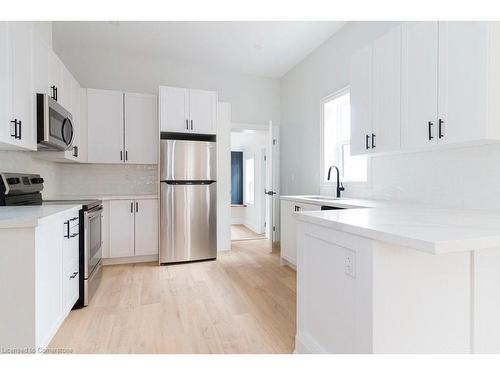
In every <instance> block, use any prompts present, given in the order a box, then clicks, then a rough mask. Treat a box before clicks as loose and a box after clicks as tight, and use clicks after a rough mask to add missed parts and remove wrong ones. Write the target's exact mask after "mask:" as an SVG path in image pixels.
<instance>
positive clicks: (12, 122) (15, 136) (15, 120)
mask: <svg viewBox="0 0 500 375" xmlns="http://www.w3.org/2000/svg"><path fill="white" fill-rule="evenodd" d="M10 123H11V124H14V134H12V133H11V134H10V136H11V137H14V139H17V119H14V120H12V121H11V122H10Z"/></svg>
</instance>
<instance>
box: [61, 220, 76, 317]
mask: <svg viewBox="0 0 500 375" xmlns="http://www.w3.org/2000/svg"><path fill="white" fill-rule="evenodd" d="M79 239H80V235H79V228H78V215H76V216H74V217H72V218H70V219H69V221H67V222H65V223H64V227H63V245H62V263H63V272H62V287H63V302H62V308H63V311H65V312H66V313H69V312H70V311H71V309H72V308H73V306H74V305H75V303H76V301H77V300H78V296H79V276H80V275H79V271H80V269H79V260H80V252H79Z"/></svg>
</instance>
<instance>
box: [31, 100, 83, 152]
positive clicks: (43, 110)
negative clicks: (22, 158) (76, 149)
mask: <svg viewBox="0 0 500 375" xmlns="http://www.w3.org/2000/svg"><path fill="white" fill-rule="evenodd" d="M72 120H73V118H72V116H71V113H69V112H68V111H67V110H66V109H64V108H63V106H62V105H60V104H59V103H58V102H57V101H55V100H54V99H52V98H51V97H50V96H49V95H47V94H36V124H37V142H38V147H39V148H47V149H52V150H61V151H64V150H67V149H68V148H69V147H70V146H71V143H72V142H73V135H74V131H73V130H74V129H73V121H72Z"/></svg>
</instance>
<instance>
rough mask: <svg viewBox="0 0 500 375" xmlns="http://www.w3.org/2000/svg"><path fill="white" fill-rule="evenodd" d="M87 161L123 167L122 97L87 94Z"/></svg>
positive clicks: (116, 93)
mask: <svg viewBox="0 0 500 375" xmlns="http://www.w3.org/2000/svg"><path fill="white" fill-rule="evenodd" d="M87 103H88V104H87V105H88V107H87V113H88V118H87V126H88V130H87V134H88V146H87V147H88V161H89V162H90V163H109V164H113V163H123V162H124V159H125V155H124V153H123V93H122V92H120V91H109V90H94V89H88V90H87Z"/></svg>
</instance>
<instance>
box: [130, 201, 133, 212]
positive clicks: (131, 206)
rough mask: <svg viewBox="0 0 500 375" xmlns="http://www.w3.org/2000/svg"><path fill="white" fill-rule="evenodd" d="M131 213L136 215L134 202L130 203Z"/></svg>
mask: <svg viewBox="0 0 500 375" xmlns="http://www.w3.org/2000/svg"><path fill="white" fill-rule="evenodd" d="M130 213H131V214H133V213H134V202H130Z"/></svg>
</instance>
